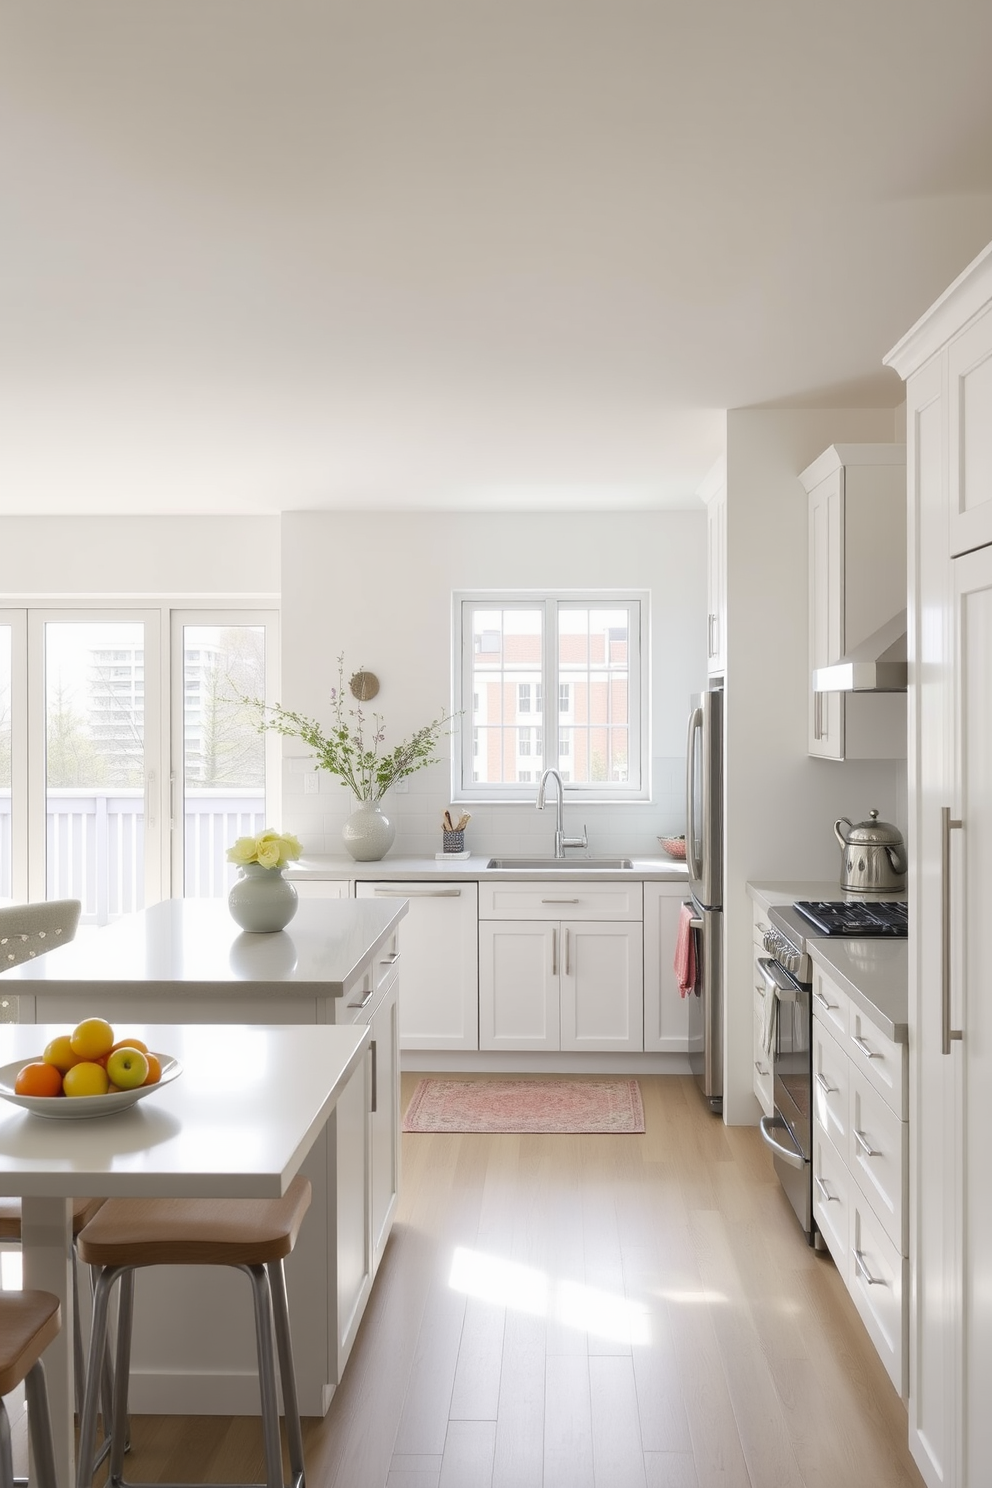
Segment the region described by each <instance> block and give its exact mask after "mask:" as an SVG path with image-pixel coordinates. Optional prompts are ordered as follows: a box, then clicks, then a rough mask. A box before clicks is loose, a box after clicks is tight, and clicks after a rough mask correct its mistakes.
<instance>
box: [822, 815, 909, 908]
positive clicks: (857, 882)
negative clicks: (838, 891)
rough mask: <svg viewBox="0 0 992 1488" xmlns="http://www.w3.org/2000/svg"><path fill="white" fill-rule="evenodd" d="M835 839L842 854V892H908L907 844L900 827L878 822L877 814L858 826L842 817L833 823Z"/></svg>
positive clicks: (869, 816)
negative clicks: (906, 890) (902, 890)
mask: <svg viewBox="0 0 992 1488" xmlns="http://www.w3.org/2000/svg"><path fill="white" fill-rule="evenodd" d="M845 827H846V828H847V830H846V832H845V831H844V830H843V828H845ZM834 836H835V837H836V838H837V841H838V842H839V843H840V845H841V850H842V853H843V857H842V859H841V871H840V886H841V888H842V889H847V890H848V892H849V893H852V894H897V893H899V891H900V890H901V889H905V887H906V866H907V862H906V844H905V842H904V841H903V837H902V833H901V832H900V831H899V828H898V827H894V826H893V825H892V823H891V822H884V821H879V820H878V812H877V811H870V812H869V813H868V820H867V821H862V822H858V823H856V824H855V825H852V823H851V821H850V820H849V819H848V817H846V816H842V817H841V818H840V820H839V821H835V822H834Z"/></svg>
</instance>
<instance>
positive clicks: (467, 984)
mask: <svg viewBox="0 0 992 1488" xmlns="http://www.w3.org/2000/svg"><path fill="white" fill-rule="evenodd" d="M355 894H356V897H357V898H359V899H366V898H375V899H405V900H406V901H407V905H408V909H407V913H406V917H405V918H404V920H403V924H402V927H401V930H400V948H401V951H402V955H403V998H402V1002H401V1004H400V1013H399V1018H400V1029H399V1033H400V1047H401V1048H402V1049H478V1047H479V940H478V923H479V891H478V885H477V884H475V883H441V882H438V883H433V882H431V883H418V882H407V883H403V882H392V883H387V882H378V881H377V882H364V881H362V880H359V881H358V882H357V883H356V885H355Z"/></svg>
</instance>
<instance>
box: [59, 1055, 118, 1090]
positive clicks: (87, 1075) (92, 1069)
mask: <svg viewBox="0 0 992 1488" xmlns="http://www.w3.org/2000/svg"><path fill="white" fill-rule="evenodd" d="M109 1084H110V1081H109V1080H108V1079H107V1071H106V1070H105V1069H104V1067H103V1065H102V1064H93V1063H92V1061H91V1060H87V1059H84V1060H82V1061H81V1062H80V1063H79V1064H74V1065H73V1066H72V1069H71V1070H66V1072H65V1074H64V1075H63V1076H62V1091H63V1094H65V1095H106V1093H107V1086H108V1085H109Z"/></svg>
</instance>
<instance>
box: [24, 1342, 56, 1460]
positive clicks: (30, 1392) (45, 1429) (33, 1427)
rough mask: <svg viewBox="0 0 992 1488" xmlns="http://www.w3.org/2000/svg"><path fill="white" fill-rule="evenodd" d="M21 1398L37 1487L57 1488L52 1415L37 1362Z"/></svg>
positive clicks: (42, 1370)
mask: <svg viewBox="0 0 992 1488" xmlns="http://www.w3.org/2000/svg"><path fill="white" fill-rule="evenodd" d="M24 1395H25V1398H26V1400H27V1403H28V1435H29V1436H30V1438H31V1453H32V1456H33V1459H34V1466H35V1472H36V1484H37V1488H58V1480H57V1477H56V1473H55V1444H54V1442H53V1441H52V1416H51V1412H50V1411H49V1409H48V1386H47V1385H46V1383H45V1366H44V1364H43V1363H42V1362H41V1360H40V1359H39V1360H38V1362H37V1364H35V1365H34V1366H33V1367H32V1368H31V1369H29V1370H28V1372H27V1375H26V1376H25V1380H24Z"/></svg>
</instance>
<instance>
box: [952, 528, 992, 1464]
mask: <svg viewBox="0 0 992 1488" xmlns="http://www.w3.org/2000/svg"><path fill="white" fill-rule="evenodd" d="M953 569H954V604H955V612H956V613H955V626H954V640H955V653H956V664H955V681H954V694H955V704H954V722H953V730H954V754H953V757H954V771H955V790H954V796H953V799H952V801H951V802H950V803H948V804H950V805H951V808H952V809H951V814H950V820H951V821H955V822H960V823H961V826H960V829H957V830H955V829H952V830H951V831H950V832H949V837H950V839H951V843H950V845H951V852H950V855H949V864H948V880H947V889H948V893H949V906H948V907H949V914H948V920H949V934H950V941H951V948H952V956H951V988H950V994H951V995H950V1021H951V1026H952V1029H959V1030H961V1038H960V1040H954V1041H952V1043H951V1048H952V1049H954V1053H953V1054H951V1055H950V1056H946V1057H945V1061H944V1062H945V1063H946V1064H952V1063H953V1064H955V1065H957V1064H958V1061H959V1059H960V1067H959V1068H960V1075H959V1078H960V1083H961V1088H962V1091H963V1102H964V1109H963V1113H962V1114H963V1132H962V1138H963V1139H962V1141H961V1142H960V1144H956V1145H953V1146H952V1145H951V1144H950V1142H948V1143H947V1145H946V1147H945V1161H946V1162H947V1164H948V1166H951V1165H952V1158H955V1159H958V1160H960V1162H961V1166H962V1171H961V1209H960V1213H961V1230H962V1257H961V1260H962V1275H961V1288H962V1290H961V1298H960V1302H961V1318H962V1327H963V1345H964V1359H963V1380H964V1401H963V1413H964V1422H965V1461H964V1471H963V1472H962V1474H961V1481H962V1483H966V1484H967V1485H968V1488H976V1485H978V1484H979V1483H985V1482H987V1481H988V1476H989V1463H990V1462H992V1413H990V1411H989V1408H988V1382H989V1380H990V1379H992V1287H990V1276H992V1185H990V1183H989V1160H988V1138H987V1130H988V1111H989V1091H990V1090H992V1010H990V997H989V967H990V965H992V917H990V914H989V905H990V903H992V743H990V741H992V547H985V548H981V549H979V550H978V551H977V552H975V553H968V554H966V555H965V556H964V557H963V558H957V559H955V560H954V564H953Z"/></svg>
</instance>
